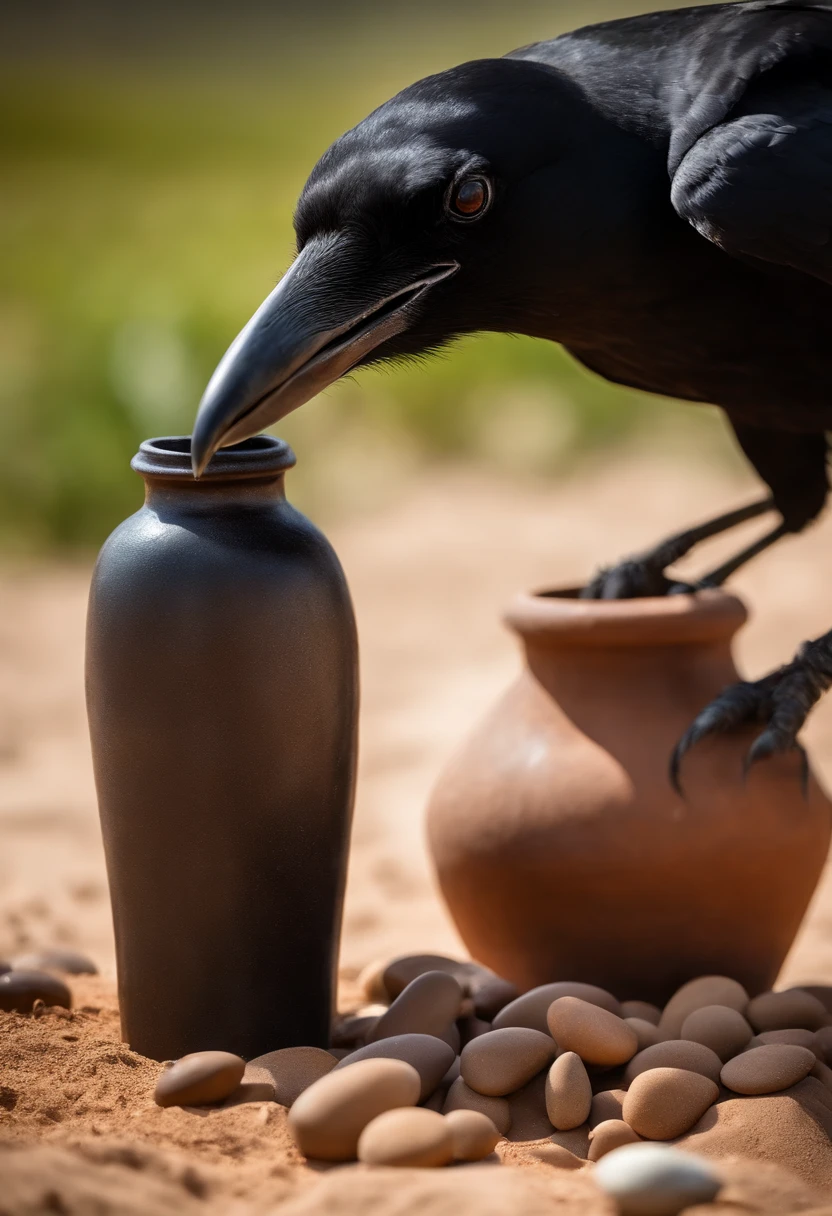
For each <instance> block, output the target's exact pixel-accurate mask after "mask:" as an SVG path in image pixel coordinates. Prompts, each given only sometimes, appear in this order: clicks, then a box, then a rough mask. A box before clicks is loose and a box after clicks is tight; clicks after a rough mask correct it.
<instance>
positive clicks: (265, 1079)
mask: <svg viewBox="0 0 832 1216" xmlns="http://www.w3.org/2000/svg"><path fill="white" fill-rule="evenodd" d="M244 1085H245V1086H259V1087H261V1089H262V1092H263V1098H262V1099H258V1100H262V1101H264V1102H274V1100H275V1097H274V1078H273V1077H272V1074H271V1073H270V1072H269V1070H268V1069H267V1068H261V1067H260V1066H259V1065H258V1064H251V1063H249V1064H246V1070H245V1072H244V1073H243V1079H242V1081H241V1082H240V1089H242V1088H243V1086H244Z"/></svg>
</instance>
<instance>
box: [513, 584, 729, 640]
mask: <svg viewBox="0 0 832 1216" xmlns="http://www.w3.org/2000/svg"><path fill="white" fill-rule="evenodd" d="M579 590H580V589H579V588H573V587H570V588H556V589H551V590H549V589H545V590H541V591H537V592H526V593H524V594H521V595H517V596H515V598H514V600H513V601H512V602H511V603H510V604H509V606H508V608H507V610H506V611H505V613H504V615H503V620H504V622H505V623H506V624H507V625H508V626H509V628H510V629H513V630H514V631H515V633H518V634H519V635H520V636H521V637H522V638H524V639H526V640H528V641H533V642H535V643H536V644H537V645H543V646H549V647H573V646H667V645H673V644H680V643H691V644H692V643H697V642H714V641H719V640H728V639H730V638H731V637H733V635H734V634H735V633H736V632H737V630H738V629H739V628H740V627H741V626H742V625H744V624H745V622H746V620H747V619H748V609H747V608H746V606H745V604H744V603H743V602H742V600H741V599H739V597H738V596H736V595H732V594H731V593H730V592H728V591H723V590H721V589H719V588H714V589H709V590H707V591H697V592H695V593H693V594H690V595H669V596H662V597H659V596H656V597H650V598H644V599H629V600H582V599H579V598H578V592H579Z"/></svg>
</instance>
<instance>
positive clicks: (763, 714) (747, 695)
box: [670, 630, 832, 791]
mask: <svg viewBox="0 0 832 1216" xmlns="http://www.w3.org/2000/svg"><path fill="white" fill-rule="evenodd" d="M830 686H832V630H830V632H829V633H825V634H823V636H822V637H819V638H816V639H815V640H814V641H813V642H804V643H803V645H802V646H801V647H800V649H799V650H798V652H797V654H796V655H795V657H794V659H792V661H791V663H786V664H785V666H783V667H780V668H778V670H777V671H773V672H772V673H771V674H770V675H767V676H764V677H763V679H762V680H755V681H747V680H743V681H741V682H740V683H738V684H732V685H731V686H730V687H729V688H726V689H725V691H724V692H722V693H720V695H719V696H718V697H717V698H716V700H714V701H711V703H710V705H707V706H706V707H705V708H704V709H703V710H702V712H701V713H700V714H698V716H697V717H696V719H695V721H694V722H693V725H692V726H691V727H690V728H689V729H688V731H687V732H686V734H685V735H684V736H683V738H682V739H681V740H680V741H679V743H678V744H677V746H676V750H675V751H674V753H673V757H672V759H671V762H670V779H671V781H672V783H673V785H674V787H675V789H676V790H677V791H680V784H679V777H680V769H681V762H682V758H683V757H684V755H685V753H686V752H688V751H690V749H691V748H692V747H693V746H694V744H696V743H698V742H699V741H700V740H701V739H705V738H707V736H708V735H715V734H725V733H726V732H727V731H731V730H735V729H736V728H737V727H743V726H749V725H755V724H759V725H760V726H762V728H763V729H762V730H761V732H760V734H759V735H758V736H757V738H756V739H755V740H754V742H753V744H752V745H751V748H750V750H749V752H748V756H747V758H746V769H748V768H749V767H750V766H751V765H752V764H756V762H757V761H758V760H764V759H765V758H766V757H767V756H772V755H774V754H775V753H777V752H787V751H791V750H793V749H797V750H798V751H800V753H801V754H802V755H803V775H804V783H805V781H806V778H807V776H808V768H807V765H806V757H805V754H803V749H802V747H801V746H800V744H799V743H798V741H797V735H798V732H799V731H800V729H801V727H802V726H803V723H804V722H805V721H806V718H807V717H808V715H809V711H810V710H811V708H812V706H813V705H814V704H815V703H816V702H817V701H818V700H819V699H820V697H821V696H822V695H823V694H824V693H825V692H826V690H827V689H828V688H829V687H830Z"/></svg>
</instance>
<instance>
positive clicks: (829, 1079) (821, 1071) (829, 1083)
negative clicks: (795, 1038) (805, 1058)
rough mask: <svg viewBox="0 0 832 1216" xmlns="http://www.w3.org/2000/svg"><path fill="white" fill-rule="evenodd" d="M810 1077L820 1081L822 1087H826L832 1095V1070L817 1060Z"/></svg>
mask: <svg viewBox="0 0 832 1216" xmlns="http://www.w3.org/2000/svg"><path fill="white" fill-rule="evenodd" d="M809 1076H810V1077H814V1078H815V1080H816V1081H820V1083H821V1085H823V1086H825V1088H826V1089H828V1090H829V1091H830V1092H831V1093H832V1068H829V1067H828V1066H827V1065H826V1064H824V1063H823V1062H822V1061H821V1060H816V1061H815V1065H814V1068H813V1069H812V1071H811V1072H810V1073H809Z"/></svg>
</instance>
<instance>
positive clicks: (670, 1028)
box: [659, 975, 748, 1039]
mask: <svg viewBox="0 0 832 1216" xmlns="http://www.w3.org/2000/svg"><path fill="white" fill-rule="evenodd" d="M704 1005H727V1006H728V1008H729V1009H736V1011H737V1012H738V1013H741V1014H743V1015H744V1014H745V1011H746V1009H747V1008H748V993H747V992H746V991H745V989H744V988H743V986H742V984H738V983H737V981H736V980H732V979H729V978H728V976H726V975H701V976H699V978H698V979H695V980H690V981H689V982H688V983H687V984H683V985H682V987H681V988H679V989H678V990H677V991H676V992H675V993H674V994H673V996H672V997H671V998H670V1000H669V1001H668V1002H667V1004H666V1005H665V1007H664V1010H663V1012H662V1016H661V1019H660V1021H659V1030H661V1032H662V1034H663V1035H664V1036H665V1037H666V1038H668V1039H678V1038H679V1036H680V1035H681V1033H682V1024H683V1022H684V1020H685V1018H686V1017H687V1016H688V1014H691V1013H693V1011H694V1010H695V1009H701V1008H702V1007H703V1006H704Z"/></svg>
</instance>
